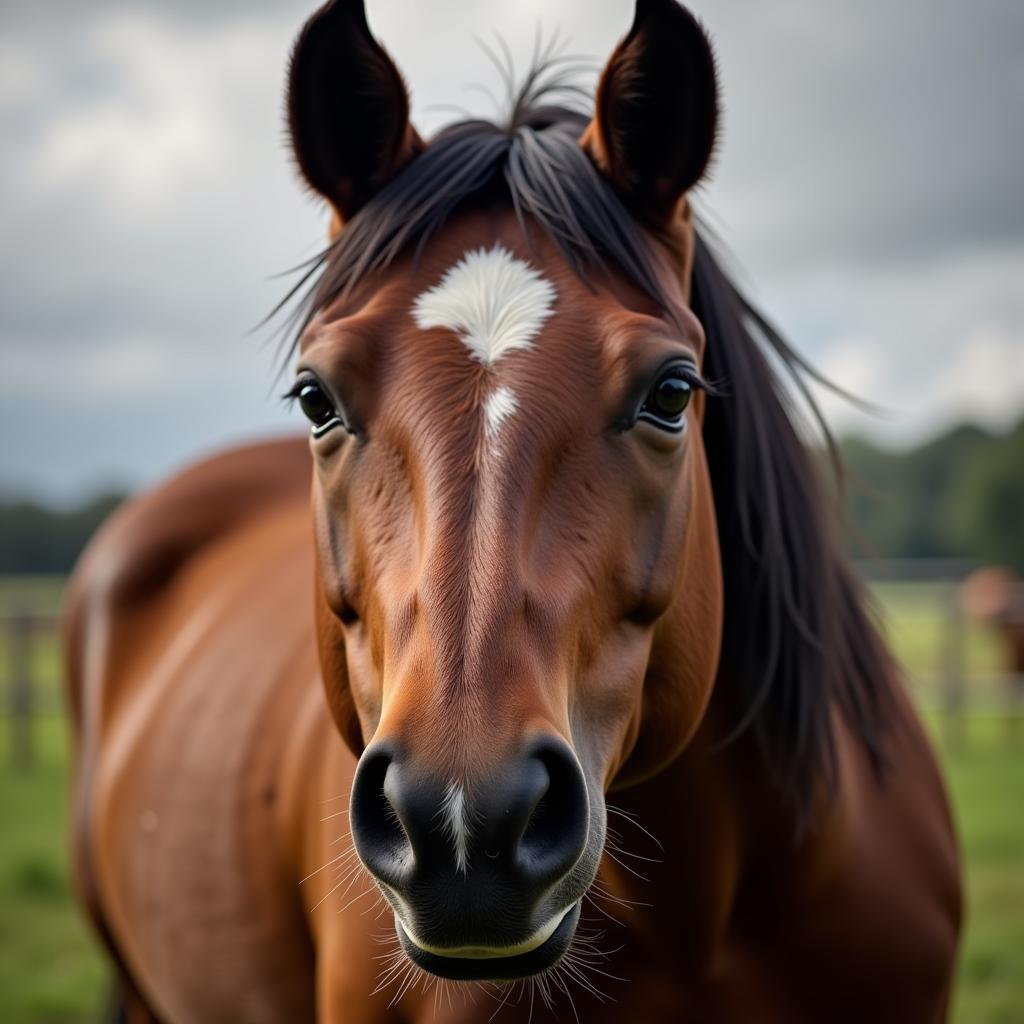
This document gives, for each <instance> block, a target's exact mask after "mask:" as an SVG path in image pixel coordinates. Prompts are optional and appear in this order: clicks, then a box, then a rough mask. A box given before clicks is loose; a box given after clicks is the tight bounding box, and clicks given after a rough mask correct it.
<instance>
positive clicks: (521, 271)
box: [413, 245, 555, 366]
mask: <svg viewBox="0 0 1024 1024" xmlns="http://www.w3.org/2000/svg"><path fill="white" fill-rule="evenodd" d="M554 303H555V289H554V286H553V285H552V284H551V282H550V281H548V280H547V279H546V278H544V277H542V276H541V275H540V274H539V273H538V272H537V271H536V270H534V269H533V267H531V266H530V265H529V264H528V263H525V262H524V261H523V260H520V259H517V258H516V257H515V256H513V255H512V254H511V253H510V252H509V251H508V250H507V249H506V248H505V247H504V246H501V245H496V246H495V247H494V248H493V249H474V250H473V251H472V252H467V253H466V254H465V255H464V256H463V257H462V259H461V260H459V262H458V263H456V264H455V266H454V267H451V268H450V269H449V270H448V271H447V272H446V273H445V275H444V277H442V278H441V282H440V284H438V285H437V286H436V287H434V288H431V289H429V290H428V291H425V292H423V294H421V295H420V296H419V297H418V298H417V299H416V301H415V303H414V304H413V316H414V318H415V320H416V324H417V326H418V327H420V328H421V329H423V330H428V329H430V328H432V327H446V328H448V329H449V330H451V331H455V332H457V333H458V335H459V337H460V338H461V339H462V341H463V343H464V344H465V346H466V347H467V348H468V349H469V351H470V352H471V353H472V355H473V358H474V359H478V360H479V361H480V362H481V363H483V364H484V366H493V365H494V364H495V363H496V362H497V361H498V360H499V359H500V358H501V357H502V356H503V355H504V354H505V353H506V352H510V351H511V350H513V349H517V348H529V347H530V346H531V345H532V343H533V339H534V338H536V336H537V335H538V334H539V333H540V329H541V328H542V327H543V326H544V322H545V321H546V320H547V319H548V317H550V316H551V313H552V308H553V306H554Z"/></svg>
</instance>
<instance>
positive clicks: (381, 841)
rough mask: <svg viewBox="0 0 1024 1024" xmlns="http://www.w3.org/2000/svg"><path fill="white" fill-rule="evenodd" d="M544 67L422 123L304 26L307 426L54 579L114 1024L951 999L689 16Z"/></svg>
mask: <svg viewBox="0 0 1024 1024" xmlns="http://www.w3.org/2000/svg"><path fill="white" fill-rule="evenodd" d="M563 70H564V68H562V67H561V65H559V63H558V60H557V58H552V59H550V60H548V61H546V62H544V61H541V63H540V64H539V65H538V66H537V67H535V68H533V69H532V71H531V72H530V74H529V75H528V76H527V78H526V81H525V83H524V85H523V86H522V88H521V89H519V91H518V92H517V93H516V94H515V95H514V96H513V100H512V109H511V110H510V112H509V115H508V119H507V120H506V121H503V122H502V123H490V122H486V121H479V120H470V121H463V122H459V123H456V124H454V125H452V126H450V127H448V128H447V129H445V130H443V131H442V132H440V133H439V134H438V135H437V136H436V137H434V138H433V139H431V140H430V141H429V142H425V141H424V140H423V139H421V137H420V136H419V135H418V134H417V132H416V131H415V129H414V128H413V127H412V126H411V124H410V122H409V104H408V99H407V95H406V91H405V87H404V85H403V82H402V79H401V76H400V75H399V73H398V71H397V69H396V68H395V66H394V64H393V63H392V62H391V60H390V59H389V57H388V56H387V55H386V53H385V52H384V50H383V49H382V48H381V47H380V45H379V44H378V43H377V41H376V40H375V39H374V38H373V36H372V35H371V33H370V31H369V29H368V26H367V22H366V17H365V14H364V11H363V9H362V5H361V3H359V2H357V0H335V2H333V3H329V4H327V5H326V6H325V7H323V8H321V9H320V11H318V12H317V13H316V14H315V15H314V16H313V17H312V18H311V20H310V21H309V22H308V24H307V25H306V26H305V28H304V29H303V31H302V34H301V35H300V37H299V39H298V42H297V44H296V47H295V51H294V56H293V59H292V64H291V69H290V80H289V86H288V111H289V122H290V131H291V139H292V143H293V146H294V151H295V156H296V159H297V162H298V166H299V168H300V170H301V172H302V174H303V176H304V177H305V180H306V182H307V183H308V184H309V185H310V187H311V188H312V189H314V190H315V191H316V192H317V193H318V194H319V195H321V196H322V197H323V198H324V199H326V200H327V202H328V204H329V206H330V208H331V211H332V213H333V227H332V239H331V243H330V245H329V247H328V248H327V250H326V251H325V252H324V254H323V256H322V257H321V259H320V260H319V261H318V262H317V264H316V265H315V266H313V267H311V268H310V270H309V274H308V275H307V280H308V281H309V282H311V283H310V287H309V290H308V291H307V292H306V293H305V295H304V297H300V301H301V302H302V303H303V304H302V305H301V306H300V307H299V309H298V316H299V319H300V325H299V326H300V330H299V332H298V343H297V347H296V366H295V380H294V386H293V387H292V388H291V391H290V395H291V397H292V398H294V400H295V401H296V403H297V405H298V406H299V407H300V408H301V410H302V412H303V413H304V414H305V416H306V417H307V418H308V419H309V421H310V432H309V437H308V440H304V441H299V440H290V441H281V442H279V443H274V444H267V445H262V446H253V447H249V448H245V449H241V450H238V451H234V452H231V453H228V454H225V455H222V456H219V457H217V458H214V459H211V460H210V461H207V462H204V463H202V464H200V465H198V466H196V467H194V468H192V469H190V470H188V471H186V472H184V473H183V474H181V475H180V476H178V477H176V478H175V479H173V480H171V481H170V482H169V483H167V484H165V485H164V486H162V487H160V488H158V489H156V490H154V491H152V492H150V493H148V494H146V495H143V496H142V497H140V498H138V499H136V500H134V501H133V502H131V503H129V504H128V505H127V506H126V507H125V508H123V509H122V510H121V511H120V512H119V513H118V514H117V515H115V516H114V517H113V518H112V520H111V521H110V522H109V523H108V524H107V525H106V527H105V528H104V529H103V530H102V531H101V532H100V534H99V535H98V537H97V538H96V540H95V541H94V542H93V543H92V545H91V546H90V548H89V550H88V551H87V553H86V554H85V556H84V558H83V560H82V562H81V565H80V566H79V568H78V569H77V571H76V573H75V576H74V579H73V581H72V583H71V586H70V590H69V596H68V614H67V632H66V635H67V644H66V646H67V655H68V678H69V689H70V698H71V704H72V708H73V712H74V723H75V741H76V754H75V777H74V800H73V808H74V811H73V815H74V820H73V847H74V861H75V866H76V870H77V877H78V885H79V891H80V894H81V899H82V901H83V903H84V905H85V906H86V908H87V909H88V912H89V914H90V915H91V917H92V918H93V920H94V922H95V924H96V926H97V928H98V930H99V932H100V934H101V935H102V937H103V939H104V941H105V943H106V945H107V947H108V948H109V950H110V952H111V954H112V956H113V958H114V961H115V963H116V965H117V969H118V979H119V987H120V990H121V993H122V1000H123V1004H124V1007H125V1013H126V1016H127V1017H128V1019H129V1020H133V1021H156V1020H159V1021H164V1022H167V1024H179V1022H180V1024H186V1022H188V1024H206V1022H210V1024H213V1022H223V1021H231V1022H237V1024H250V1022H252V1024H257V1022H264V1021H267V1022H269V1021H274V1022H285V1021H287V1022H292V1021H307V1020H308V1021H313V1020H316V1021H319V1022H323V1024H341V1022H346V1024H351V1022H366V1024H376V1022H381V1024H383V1022H386V1021H428V1020H438V1021H445V1022H456V1021H458V1022H483V1021H487V1020H490V1019H492V1018H493V1019H495V1020H499V1021H500V1020H508V1021H514V1020H522V1021H526V1020H529V1019H531V1018H532V1017H534V1016H536V1017H537V1019H540V1018H541V1016H542V1015H544V1014H545V1013H548V1012H549V1011H551V1012H553V1013H554V1014H555V1015H556V1016H558V1018H559V1019H566V1018H567V1016H568V1015H571V1014H572V1013H575V1014H576V1015H577V1016H578V1018H579V1019H580V1020H581V1021H586V1022H610V1021H639V1022H650V1024H658V1022H665V1024H668V1022H683V1021H694V1022H701V1024H708V1022H715V1021H728V1022H739V1021H743V1022H785V1024H793V1022H802V1021H808V1022H811V1021H815V1022H816V1021H823V1020H828V1021H833V1022H835V1021H857V1022H864V1021H872V1022H882V1021H893V1022H899V1024H907V1022H937V1021H940V1020H942V1019H944V1016H945V1012H946V1008H947V1005H948V1000H949V994H950V986H951V978H952V972H953V965H954V957H955V950H956V943H957V934H958V928H959V921H960V872H959V867H958V858H957V850H956V844H955V840H954V836H953V830H952V827H951V824H950V818H949V812H948V808H947V804H946V798H945V795H944V792H943V787H942V783H941V781H940V777H939V774H938V771H937V770H936V766H935V762H934V760H933V756H932V754H931V752H930V750H929V747H928V744H927V742H926V740H925V738H924V736H923V733H922V730H921V728H920V726H919V723H918V721H917V718H916V717H915V715H914V713H913V711H912V710H911V707H910V705H909V703H908V701H907V699H906V697H905V695H904V693H903V690H902V688H901V686H900V683H899V681H898V678H897V673H896V671H895V669H894V667H893V664H892V661H891V659H890V657H889V655H888V653H887V651H886V649H885V647H884V645H883V643H882V641H881V640H880V638H879V636H878V633H877V631H876V629H875V627H874V626H873V624H872V622H871V621H870V619H869V617H868V615H867V614H866V613H865V611H864V610H863V602H862V595H861V592H860V588H859V585H858V583H857V581H856V579H855V578H854V576H853V574H852V572H851V569H850V567H849V565H848V563H847V561H846V558H845V556H844V555H843V553H842V550H841V545H840V543H839V542H838V540H837V539H836V536H835V529H834V523H833V522H832V515H831V499H830V497H829V496H828V495H827V494H826V493H823V491H822V489H821V486H820V485H819V483H818V479H817V471H816V466H817V461H818V460H817V457H816V456H815V455H814V454H812V453H809V452H808V451H807V450H806V449H805V447H804V445H803V444H802V443H801V440H800V438H799V436H798V433H797V430H796V428H795V426H794V419H793V412H792V409H791V403H790V400H789V397H788V396H789V391H788V389H787V385H786V384H785V383H784V381H783V380H782V379H781V377H780V374H781V375H786V374H789V375H791V376H792V378H793V380H794V381H795V383H796V384H797V385H799V384H801V383H802V376H801V375H802V374H804V373H805V372H806V370H805V367H804V364H803V363H802V362H801V361H800V359H799V357H798V356H797V355H796V354H795V353H794V352H793V351H792V350H791V349H790V348H788V346H787V345H786V344H785V342H784V341H783V340H782V339H781V338H780V337H779V336H778V335H777V334H776V333H775V332H774V330H773V329H772V328H771V326H770V325H769V324H768V323H767V322H766V321H765V320H764V319H763V318H762V317H761V316H760V315H759V314H758V313H757V311H756V310H754V309H753V308H752V307H751V306H750V305H749V304H748V303H747V302H746V300H745V299H744V298H743V297H742V295H741V294H740V293H739V292H738V290H737V289H736V287H735V286H734V285H733V284H732V282H731V281H730V279H729V278H728V276H727V275H726V274H725V272H724V271H723V270H722V268H721V266H720V264H719V261H718V260H717V258H716V257H715V255H714V253H713V251H712V248H711V246H710V245H709V243H708V241H707V239H706V238H705V237H704V235H703V234H702V232H701V231H700V230H698V229H696V228H695V226H694V218H693V216H692V214H691V208H690V204H689V202H688V199H687V196H688V193H689V192H690V191H691V190H692V189H693V187H694V186H695V185H697V183H698V182H699V181H700V180H701V179H702V177H703V176H704V174H705V171H706V169H707V166H708V163H709V161H710V159H711V156H712V151H713V147H714V141H715V136H716V131H717V125H718V98H717V86H716V80H715V68H714V61H713V58H712V53H711V49H710V46H709V44H708V41H707V39H706V37H705V35H704V32H703V31H702V29H701V27H700V26H699V25H698V23H697V22H696V21H695V19H694V18H693V17H692V16H691V15H690V14H689V13H687V12H686V11H685V10H684V9H683V8H681V7H679V6H677V5H676V4H675V3H673V2H671V0H640V2H638V4H637V10H636V17H635V20H634V23H633V25H632V27H631V29H630V30H629V32H628V34H627V35H626V36H625V38H624V39H623V40H622V42H621V43H620V44H619V46H618V48H617V49H616V50H615V52H614V53H613V54H612V56H611V58H610V60H609V62H608V64H607V67H606V68H605V70H604V73H603V75H602V77H601V80H600V84H599V87H598V90H597V93H596V97H595V101H594V112H593V114H592V116H591V115H588V114H584V113H581V112H579V111H578V110H577V109H575V108H574V107H573V106H572V104H571V103H570V102H569V101H568V100H567V97H569V98H571V97H572V95H573V94H572V92H571V90H570V89H568V87H567V81H566V79H565V78H564V76H563V74H562V71H563ZM310 506H311V507H310ZM541 1004H546V1005H541Z"/></svg>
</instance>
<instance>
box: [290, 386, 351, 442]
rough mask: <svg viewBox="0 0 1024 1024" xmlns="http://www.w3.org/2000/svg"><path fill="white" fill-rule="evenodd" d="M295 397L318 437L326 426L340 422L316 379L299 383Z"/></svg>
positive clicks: (331, 403)
mask: <svg viewBox="0 0 1024 1024" xmlns="http://www.w3.org/2000/svg"><path fill="white" fill-rule="evenodd" d="M295 397H296V398H297V399H298V401H299V407H300V408H301V409H302V412H303V414H304V415H305V417H306V419H308V420H309V422H310V423H312V424H313V434H314V436H317V437H319V435H320V434H322V433H324V432H325V431H326V430H327V429H328V428H330V427H332V426H335V425H338V424H340V423H341V418H340V417H339V416H338V412H337V410H336V409H335V408H334V403H333V402H332V401H331V400H330V398H329V397H328V396H327V394H326V392H325V391H324V389H323V388H322V387H321V386H320V385H319V384H318V383H317V382H316V381H314V380H310V381H305V382H304V383H302V384H300V385H299V388H298V390H297V392H296V393H295Z"/></svg>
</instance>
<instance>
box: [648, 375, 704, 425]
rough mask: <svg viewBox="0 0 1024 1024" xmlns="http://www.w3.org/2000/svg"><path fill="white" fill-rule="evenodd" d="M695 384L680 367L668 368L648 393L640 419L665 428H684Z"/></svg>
mask: <svg viewBox="0 0 1024 1024" xmlns="http://www.w3.org/2000/svg"><path fill="white" fill-rule="evenodd" d="M692 395H693V385H692V384H691V383H690V381H689V379H688V378H687V377H686V374H685V371H684V370H682V369H681V368H680V367H678V366H677V367H673V368H672V369H669V370H666V371H665V373H663V374H662V375H661V376H660V377H659V378H658V380H657V382H656V383H655V385H654V387H652V388H651V390H650V391H649V392H648V393H647V398H646V399H645V400H644V404H643V405H642V406H641V408H640V413H639V419H642V420H647V421H648V422H649V423H653V424H654V425H655V426H658V427H662V428H663V429H665V430H682V428H683V413H685V412H686V407H687V406H688V405H689V404H690V397H691V396H692Z"/></svg>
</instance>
